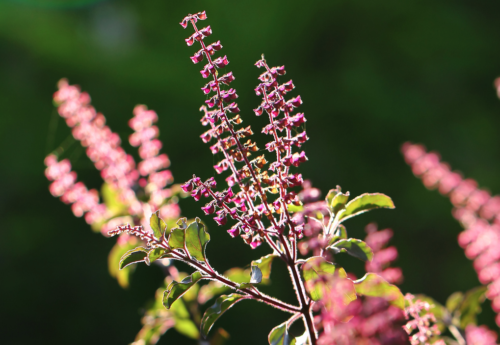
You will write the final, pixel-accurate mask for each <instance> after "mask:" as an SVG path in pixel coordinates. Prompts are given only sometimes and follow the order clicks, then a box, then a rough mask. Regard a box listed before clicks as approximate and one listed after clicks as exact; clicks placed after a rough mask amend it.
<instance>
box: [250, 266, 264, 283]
mask: <svg viewBox="0 0 500 345" xmlns="http://www.w3.org/2000/svg"><path fill="white" fill-rule="evenodd" d="M261 281H262V271H261V270H260V268H259V266H252V274H251V275H250V284H259V283H260V282H261Z"/></svg>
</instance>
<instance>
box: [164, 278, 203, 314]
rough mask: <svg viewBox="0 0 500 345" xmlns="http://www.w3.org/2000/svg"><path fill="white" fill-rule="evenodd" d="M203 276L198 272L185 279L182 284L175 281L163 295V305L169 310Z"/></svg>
mask: <svg viewBox="0 0 500 345" xmlns="http://www.w3.org/2000/svg"><path fill="white" fill-rule="evenodd" d="M201 278H202V275H201V273H200V272H198V271H196V272H194V273H193V274H192V275H190V276H188V277H186V278H184V279H183V280H182V281H181V282H176V281H173V282H172V283H171V284H170V285H169V286H168V288H167V290H165V293H164V294H163V305H164V306H165V308H167V309H169V308H170V306H171V305H172V303H174V302H175V301H176V300H177V299H178V298H179V297H182V295H184V294H185V293H186V292H187V291H188V290H189V289H190V288H191V287H192V286H193V285H194V284H196V283H197V282H198V281H199V280H200V279H201Z"/></svg>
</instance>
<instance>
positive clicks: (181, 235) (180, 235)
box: [168, 228, 186, 249]
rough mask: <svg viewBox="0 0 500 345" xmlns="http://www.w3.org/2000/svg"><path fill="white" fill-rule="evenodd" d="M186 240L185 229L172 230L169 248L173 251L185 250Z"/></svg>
mask: <svg viewBox="0 0 500 345" xmlns="http://www.w3.org/2000/svg"><path fill="white" fill-rule="evenodd" d="M185 238H186V232H185V229H177V228H176V229H172V232H171V233H170V237H169V238H168V246H169V247H170V248H171V249H184V242H185Z"/></svg>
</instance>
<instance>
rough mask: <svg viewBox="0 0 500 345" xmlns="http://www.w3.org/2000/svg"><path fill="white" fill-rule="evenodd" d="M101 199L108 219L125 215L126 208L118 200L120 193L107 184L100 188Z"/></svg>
mask: <svg viewBox="0 0 500 345" xmlns="http://www.w3.org/2000/svg"><path fill="white" fill-rule="evenodd" d="M101 194H102V199H103V201H104V204H105V205H106V208H107V210H108V212H109V214H110V218H111V217H114V216H117V215H125V214H127V210H128V207H127V205H125V204H124V203H123V202H122V201H121V199H120V191H119V190H118V189H116V188H114V187H112V186H111V185H110V184H108V183H104V184H103V185H102V188H101Z"/></svg>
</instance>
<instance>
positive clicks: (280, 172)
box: [181, 12, 308, 250]
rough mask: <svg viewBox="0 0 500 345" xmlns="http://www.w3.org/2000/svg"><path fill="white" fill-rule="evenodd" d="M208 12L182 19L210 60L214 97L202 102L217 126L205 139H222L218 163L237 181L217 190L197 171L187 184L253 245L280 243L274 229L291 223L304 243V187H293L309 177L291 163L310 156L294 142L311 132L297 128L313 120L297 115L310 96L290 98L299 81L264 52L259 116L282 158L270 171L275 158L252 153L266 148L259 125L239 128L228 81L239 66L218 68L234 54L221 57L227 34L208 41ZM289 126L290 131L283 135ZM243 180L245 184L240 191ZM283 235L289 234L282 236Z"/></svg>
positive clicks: (209, 89) (207, 119)
mask: <svg viewBox="0 0 500 345" xmlns="http://www.w3.org/2000/svg"><path fill="white" fill-rule="evenodd" d="M204 19H206V14H205V12H200V13H197V14H195V15H188V16H187V17H185V18H184V19H183V21H182V22H181V25H182V26H183V27H184V28H186V27H187V25H188V23H191V24H192V26H193V28H194V30H195V32H194V33H193V34H192V35H191V36H190V37H189V38H187V39H186V43H187V45H188V46H191V45H193V44H194V42H195V41H198V42H199V43H200V45H201V48H200V49H199V50H198V51H197V52H196V53H195V54H194V55H193V56H192V57H191V60H192V61H193V62H194V63H195V64H196V63H199V62H201V61H203V60H206V64H205V65H204V67H203V69H202V70H201V72H200V73H201V75H202V76H203V78H210V79H211V80H210V81H209V82H208V83H207V84H206V85H205V86H204V87H202V88H201V89H202V91H203V93H204V94H206V95H208V96H207V97H209V98H208V99H207V100H206V101H205V103H206V106H202V107H201V110H202V111H203V112H204V116H203V118H202V119H201V122H202V124H203V125H204V126H208V127H209V129H208V130H207V131H206V132H205V133H203V134H202V135H201V138H202V140H203V141H204V142H205V143H208V142H214V144H213V145H212V146H211V147H210V149H211V151H212V153H213V154H218V153H222V154H223V157H224V158H223V159H222V160H221V161H220V162H218V163H217V164H216V165H215V166H214V169H215V171H216V172H217V173H218V174H221V173H223V172H224V171H226V170H229V171H230V176H228V177H227V178H226V181H227V183H228V186H229V188H228V189H225V190H223V191H221V192H216V191H214V190H213V187H214V186H215V181H214V179H213V178H210V179H209V180H207V182H201V180H200V178H198V177H196V176H195V177H194V178H193V179H191V180H190V181H188V182H187V183H186V184H184V185H183V189H184V191H186V192H191V195H192V196H193V197H194V198H195V199H196V200H199V199H200V198H201V196H204V197H211V198H212V201H210V202H209V203H207V204H206V205H205V206H204V207H202V209H203V211H204V212H205V213H206V214H214V213H215V214H216V216H215V217H214V219H215V221H216V222H217V223H218V224H219V225H225V224H226V222H227V217H228V216H229V217H231V218H232V219H234V220H236V224H234V225H233V226H232V227H231V229H229V230H228V232H229V233H230V235H231V236H233V237H235V236H237V235H241V237H242V238H243V239H244V241H245V242H246V243H248V244H249V245H250V246H251V247H252V248H255V247H257V246H258V245H260V244H261V243H262V242H263V241H267V242H268V243H269V244H270V245H271V246H273V247H274V248H275V249H276V250H277V249H278V248H277V247H276V246H275V244H274V242H273V240H272V239H271V238H270V236H278V237H280V236H282V235H283V234H284V233H285V231H286V228H288V230H289V231H288V235H289V238H290V240H291V241H292V246H294V247H296V238H297V235H299V236H300V234H301V231H302V227H301V226H300V225H299V224H296V223H295V222H294V221H293V220H292V218H291V216H290V214H289V212H288V210H287V205H289V204H295V205H299V203H300V201H299V199H298V196H297V194H296V193H295V192H293V191H289V190H288V189H289V188H291V187H296V186H300V185H301V184H302V182H303V181H302V176H301V174H292V173H290V167H291V166H294V167H298V166H299V165H300V164H301V163H303V162H305V161H306V160H307V157H306V156H305V153H304V151H301V152H295V153H293V152H292V146H296V147H301V146H302V144H303V143H304V142H305V141H306V140H307V139H308V138H307V135H306V133H305V132H301V133H299V134H297V135H294V134H293V132H294V131H296V130H297V129H299V128H300V127H301V126H302V124H303V123H304V122H305V121H306V120H305V118H304V115H303V114H302V113H297V114H295V115H292V112H293V111H294V109H295V108H297V107H298V106H299V105H300V104H302V100H301V98H300V96H297V97H293V98H291V99H289V100H286V99H285V95H286V94H287V93H288V92H290V91H292V90H293V89H294V87H295V86H294V85H293V82H292V81H291V80H290V81H287V82H285V83H283V84H279V82H278V79H277V78H278V76H282V75H284V74H285V69H284V67H283V66H281V67H272V68H271V67H269V66H268V65H267V62H266V60H265V59H264V58H262V59H261V60H259V61H258V62H257V63H256V66H257V67H259V68H264V69H265V71H264V73H262V74H261V75H260V77H259V80H260V81H261V83H260V84H259V85H258V86H257V88H256V89H255V92H256V94H257V95H259V96H262V103H261V105H260V106H259V107H257V108H256V109H255V110H254V111H255V114H256V115H257V116H260V115H262V114H263V113H266V114H267V115H268V116H269V122H270V123H269V124H268V125H267V126H265V127H264V129H263V130H262V132H263V133H266V134H269V135H272V141H271V142H269V143H267V144H266V145H265V148H266V150H267V151H268V152H271V153H274V154H275V155H276V161H274V162H273V163H271V164H270V165H269V168H268V170H265V166H266V164H267V163H268V161H267V160H266V157H265V155H260V156H257V157H251V155H252V153H254V152H257V151H258V150H259V149H258V147H257V145H256V143H255V142H253V141H252V139H250V138H249V137H250V136H251V135H252V134H253V131H252V129H251V127H250V126H247V127H241V128H237V127H236V126H238V125H240V124H241V123H242V119H241V118H240V116H239V115H238V113H239V112H240V109H239V107H238V105H237V103H235V102H234V100H235V99H236V98H238V94H237V93H236V90H235V89H233V88H227V87H225V86H229V85H230V83H231V82H232V81H233V80H234V79H235V77H234V75H233V73H232V72H227V73H225V74H222V73H219V72H218V70H220V69H222V68H225V67H226V66H227V65H228V63H229V60H228V59H227V56H223V57H218V58H214V57H213V55H214V54H215V52H216V51H219V50H220V49H222V45H221V43H220V41H217V42H215V43H212V44H209V45H207V44H206V43H205V41H204V39H205V38H206V37H208V36H210V35H211V34H212V29H211V28H210V26H207V27H205V28H203V29H198V28H197V26H196V23H197V21H198V20H204ZM221 74H222V75H221ZM211 94H213V95H211ZM283 132H284V135H281V133H283ZM235 185H237V186H239V189H240V191H233V189H232V188H234V186H235ZM274 194H277V198H276V199H275V200H274V201H272V200H270V199H268V195H274ZM265 219H267V220H268V221H269V223H270V224H269V225H265ZM280 240H281V241H283V239H281V238H280Z"/></svg>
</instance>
